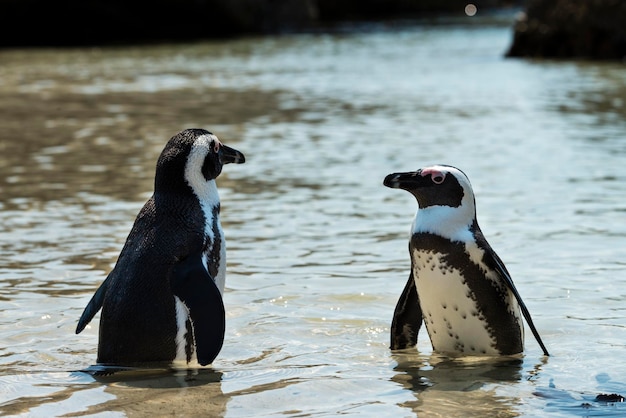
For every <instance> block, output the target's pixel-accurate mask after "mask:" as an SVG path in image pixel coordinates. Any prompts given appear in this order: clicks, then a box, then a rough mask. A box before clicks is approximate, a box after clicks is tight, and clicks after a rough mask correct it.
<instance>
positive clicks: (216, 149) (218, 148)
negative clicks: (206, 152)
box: [213, 141, 220, 154]
mask: <svg viewBox="0 0 626 418" xmlns="http://www.w3.org/2000/svg"><path fill="white" fill-rule="evenodd" d="M219 150H220V143H219V142H217V141H216V142H214V143H213V152H214V153H216V154H217V153H218V152H219Z"/></svg>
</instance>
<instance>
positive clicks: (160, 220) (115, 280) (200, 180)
mask: <svg viewBox="0 0 626 418" xmlns="http://www.w3.org/2000/svg"><path fill="white" fill-rule="evenodd" d="M243 162H245V157H244V155H243V154H242V153H241V152H239V151H237V150H235V149H233V148H230V147H228V146H226V145H224V144H222V143H221V142H220V140H219V139H218V138H217V137H216V136H215V135H213V134H212V133H211V132H209V131H206V130H204V129H187V130H184V131H182V132H179V133H178V134H176V135H174V136H173V137H172V138H171V139H170V140H169V141H168V142H167V144H166V145H165V148H164V149H163V151H162V152H161V155H160V156H159V158H158V161H157V164H156V174H155V179H154V193H153V194H152V196H151V197H150V198H149V199H148V201H147V202H146V203H145V205H144V206H143V207H142V209H141V210H140V211H139V214H138V215H137V217H136V219H135V222H134V224H133V226H132V229H131V231H130V233H129V235H128V238H127V239H126V242H125V244H124V246H123V248H122V251H121V252H120V255H119V257H118V259H117V262H116V264H115V266H114V268H113V269H112V270H111V272H110V273H109V274H108V276H107V277H106V279H105V280H104V282H103V283H102V284H101V285H100V287H99V288H98V290H97V291H96V292H95V294H94V295H93V297H92V298H91V300H90V301H89V303H88V304H87V307H86V308H85V310H84V312H83V314H82V316H81V317H80V319H79V321H78V325H77V327H76V333H77V334H78V333H80V332H81V331H82V330H83V329H84V328H85V326H86V325H87V324H88V323H89V322H90V321H91V320H92V319H93V317H94V315H95V314H96V313H97V312H98V311H99V310H100V309H101V308H102V313H101V315H100V328H99V338H98V357H97V362H98V364H99V365H102V366H129V367H152V366H157V365H159V366H161V365H164V364H166V365H176V364H181V363H182V364H183V365H194V364H200V365H201V366H206V365H208V364H211V363H212V362H213V360H214V359H215V358H216V357H217V355H218V353H219V352H220V350H221V348H222V344H223V341H224V332H225V312H224V303H223V300H222V295H223V293H224V284H225V270H226V246H225V240H224V232H223V231H222V227H221V224H220V217H219V215H220V199H219V195H218V190H217V185H216V181H215V179H216V178H217V177H218V176H219V175H220V173H221V172H222V167H223V165H224V164H229V163H235V164H241V163H243Z"/></svg>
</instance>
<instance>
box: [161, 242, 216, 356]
mask: <svg viewBox="0 0 626 418" xmlns="http://www.w3.org/2000/svg"><path fill="white" fill-rule="evenodd" d="M170 283H171V286H172V292H173V293H174V295H176V296H178V297H179V298H180V300H181V301H182V302H183V303H184V304H185V306H187V309H189V316H190V317H191V322H192V324H193V333H194V338H195V341H196V353H197V356H198V363H200V364H201V365H202V366H206V365H207V364H211V363H212V362H213V360H215V357H217V355H218V353H219V352H220V350H221V349H222V344H223V343H224V333H225V332H226V314H225V311H224V302H223V301H222V295H221V293H220V291H219V289H218V288H217V286H216V284H215V282H214V281H213V278H211V276H210V275H209V273H208V272H207V271H206V269H205V268H204V265H203V264H202V255H201V254H195V255H191V256H189V257H187V258H185V259H184V260H182V261H180V262H179V263H177V264H176V265H175V266H174V268H173V270H172V276H171V280H170Z"/></svg>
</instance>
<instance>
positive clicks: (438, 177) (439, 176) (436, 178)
mask: <svg viewBox="0 0 626 418" xmlns="http://www.w3.org/2000/svg"><path fill="white" fill-rule="evenodd" d="M430 179H431V180H432V181H433V183H435V184H441V183H443V181H444V180H445V179H446V175H445V174H443V173H433V175H432V176H431V177H430Z"/></svg>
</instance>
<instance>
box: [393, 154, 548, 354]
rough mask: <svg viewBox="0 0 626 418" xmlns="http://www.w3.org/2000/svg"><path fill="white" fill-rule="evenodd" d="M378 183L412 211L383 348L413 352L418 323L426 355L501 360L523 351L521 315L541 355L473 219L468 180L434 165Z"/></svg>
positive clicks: (528, 319) (506, 276) (458, 172)
mask: <svg viewBox="0 0 626 418" xmlns="http://www.w3.org/2000/svg"><path fill="white" fill-rule="evenodd" d="M383 184H384V185H385V186H387V187H390V188H394V189H404V190H406V191H408V192H409V193H411V194H412V195H413V196H414V197H415V198H416V199H417V203H418V207H419V208H418V210H417V213H416V215H415V219H414V221H413V224H412V227H411V237H410V241H409V252H410V257H411V272H410V274H409V280H408V282H407V283H406V286H405V287H404V290H403V292H402V294H401V296H400V299H399V300H398V303H397V305H396V308H395V310H394V314H393V320H392V324H391V349H392V350H399V349H405V348H409V347H413V346H415V345H416V343H417V335H418V332H419V330H420V327H421V325H422V321H423V322H424V324H425V325H426V331H427V332H428V335H429V337H430V341H431V345H432V348H433V351H434V352H438V353H441V354H445V355H455V356H458V355H461V356H466V355H477V356H481V355H485V356H509V355H518V354H521V353H522V352H523V350H524V325H523V322H522V315H523V317H524V318H525V319H526V322H527V323H528V326H529V327H530V329H531V330H532V333H533V335H534V336H535V339H536V340H537V342H538V343H539V346H540V347H541V350H542V351H543V354H544V355H546V356H548V355H549V354H548V350H547V349H546V347H545V345H544V344H543V341H542V340H541V337H540V336H539V333H538V332H537V329H536V328H535V325H534V324H533V321H532V318H531V316H530V313H529V311H528V309H527V308H526V305H524V302H523V301H522V298H521V296H520V294H519V292H518V291H517V289H516V288H515V285H514V284H513V280H512V279H511V275H510V274H509V272H508V271H507V269H506V267H505V266H504V263H503V262H502V260H501V259H500V257H498V255H497V254H496V253H495V251H494V250H493V249H492V248H491V246H490V245H489V243H488V242H487V240H486V239H485V237H484V235H483V233H482V232H481V230H480V227H479V226H478V222H477V221H476V202H475V198H474V192H473V190H472V186H471V184H470V181H469V179H468V177H467V176H466V175H465V173H463V172H462V171H461V170H459V169H458V168H455V167H452V166H449V165H434V166H429V167H424V168H421V169H418V170H417V171H412V172H404V173H393V174H389V175H388V176H386V177H385V179H384V181H383Z"/></svg>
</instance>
